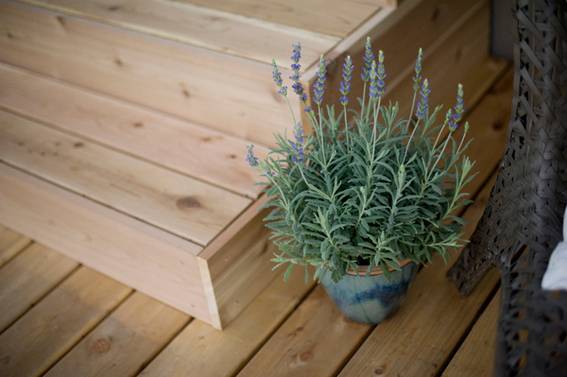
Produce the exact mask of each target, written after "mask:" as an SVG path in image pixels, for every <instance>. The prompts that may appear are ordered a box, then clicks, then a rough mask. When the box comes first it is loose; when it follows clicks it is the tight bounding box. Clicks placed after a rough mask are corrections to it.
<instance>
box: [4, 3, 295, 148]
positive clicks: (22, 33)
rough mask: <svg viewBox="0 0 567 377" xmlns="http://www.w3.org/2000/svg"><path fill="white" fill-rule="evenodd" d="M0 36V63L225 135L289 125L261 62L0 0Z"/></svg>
mask: <svg viewBox="0 0 567 377" xmlns="http://www.w3.org/2000/svg"><path fill="white" fill-rule="evenodd" d="M0 35H1V36H2V37H1V38H0V50H1V51H2V54H1V55H0V61H2V62H3V63H6V64H10V65H12V66H18V67H22V68H24V69H26V70H28V71H31V72H35V73H38V74H42V75H45V76H49V77H52V78H55V79H57V80H61V81H65V82H67V83H72V84H73V85H76V86H78V87H83V88H87V89H89V90H92V91H95V92H98V93H103V94H106V95H110V96H112V97H113V98H120V99H125V100H126V101H128V102H130V103H135V104H139V105H142V106H144V107H146V108H151V109H157V110H158V111H159V112H161V113H167V114H171V115H174V116H175V117H177V118H182V119H186V120H189V121H191V122H195V123H197V124H199V125H203V126H206V127H210V128H212V129H216V130H218V131H220V132H222V133H224V134H229V135H233V136H235V137H237V138H241V139H247V140H252V141H254V142H256V143H261V144H263V145H271V144H273V136H272V134H273V133H274V132H277V131H280V130H282V129H284V128H286V127H293V123H292V122H291V118H290V115H289V107H288V105H287V103H286V101H285V100H284V99H283V98H282V97H281V96H279V95H278V94H277V88H276V87H275V85H274V84H273V81H272V67H271V66H270V65H269V64H266V63H262V62H258V61H255V60H250V59H245V58H241V57H238V56H234V55H229V54H224V53H221V52H218V51H212V50H208V49H203V48H200V47H196V46H193V45H189V44H186V43H178V42H175V41H169V40H164V39H163V38H158V37H155V36H152V35H148V34H143V33H137V32H132V31H130V30H126V29H123V28H119V27H114V26H110V25H106V24H102V23H100V22H93V21H90V20H86V19H84V18H81V17H73V16H67V15H65V14H62V13H61V12H53V11H50V10H47V9H43V8H38V7H34V6H31V5H29V4H23V3H20V2H13V1H9V2H1V1H0ZM282 75H284V76H286V77H287V76H289V72H288V71H287V70H283V72H282ZM289 100H290V103H291V106H292V107H293V108H294V109H296V110H295V111H296V113H297V109H298V108H299V100H298V99H297V96H289Z"/></svg>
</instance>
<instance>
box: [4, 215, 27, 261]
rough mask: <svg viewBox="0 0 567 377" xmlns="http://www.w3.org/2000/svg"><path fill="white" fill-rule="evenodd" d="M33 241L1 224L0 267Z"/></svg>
mask: <svg viewBox="0 0 567 377" xmlns="http://www.w3.org/2000/svg"><path fill="white" fill-rule="evenodd" d="M31 242H32V241H31V240H30V239H29V238H27V237H25V236H23V235H21V234H20V233H17V232H14V231H13V230H11V229H8V228H6V227H4V226H2V225H0V267H2V266H3V265H4V264H5V263H6V262H8V261H9V260H10V259H12V258H13V257H14V256H16V255H17V254H18V253H19V252H21V251H22V250H23V249H24V248H25V247H26V246H28V245H29V244H30V243H31Z"/></svg>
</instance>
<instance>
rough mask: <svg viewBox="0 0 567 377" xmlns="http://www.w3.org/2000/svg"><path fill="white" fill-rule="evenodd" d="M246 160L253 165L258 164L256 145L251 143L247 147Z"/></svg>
mask: <svg viewBox="0 0 567 377" xmlns="http://www.w3.org/2000/svg"><path fill="white" fill-rule="evenodd" d="M246 148H247V152H246V162H247V163H248V165H250V166H252V167H256V166H258V163H259V161H258V157H256V156H255V155H254V145H252V144H250V145H248V146H247V147H246Z"/></svg>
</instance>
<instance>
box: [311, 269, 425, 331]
mask: <svg viewBox="0 0 567 377" xmlns="http://www.w3.org/2000/svg"><path fill="white" fill-rule="evenodd" d="M416 272H417V265H416V264H415V263H413V262H411V263H408V264H406V265H404V266H403V267H402V268H401V269H400V270H399V271H392V272H390V278H389V280H388V279H386V277H385V276H384V275H383V274H379V275H345V276H344V277H343V278H342V279H341V280H339V281H338V282H337V283H335V282H334V281H333V280H332V279H331V274H330V273H328V272H327V273H324V274H323V276H322V277H321V283H322V284H323V287H324V288H325V291H326V292H327V294H328V295H329V297H331V299H332V300H333V301H334V302H335V304H336V305H337V306H338V307H339V309H340V310H341V311H342V313H343V314H344V315H345V316H346V317H347V318H348V319H350V320H352V321H355V322H360V323H366V324H373V325H375V324H378V323H380V322H382V321H383V320H384V319H386V318H388V317H389V316H391V315H392V314H393V313H394V312H395V311H396V310H397V309H398V308H399V307H400V305H401V303H402V302H403V300H404V298H405V295H406V292H407V290H408V287H409V284H410V283H411V282H412V281H413V279H414V277H415V275H416Z"/></svg>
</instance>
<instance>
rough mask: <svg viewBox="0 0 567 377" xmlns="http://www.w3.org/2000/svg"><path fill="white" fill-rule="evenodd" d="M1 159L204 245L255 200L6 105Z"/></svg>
mask: <svg viewBox="0 0 567 377" xmlns="http://www.w3.org/2000/svg"><path fill="white" fill-rule="evenodd" d="M0 160H2V161H4V162H6V163H8V164H10V165H12V166H16V167H18V168H20V169H22V170H25V171H27V172H30V173H31V174H33V175H35V176H39V177H41V178H43V179H46V180H48V181H50V182H53V183H55V184H57V185H59V186H63V187H65V188H67V189H69V190H71V191H73V192H76V193H78V194H80V195H83V196H85V197H87V198H91V199H93V200H95V201H97V202H100V203H102V204H103V205H105V206H108V207H111V208H114V209H117V210H118V211H120V212H123V213H125V214H126V215H129V216H132V217H134V218H136V219H140V220H141V221H143V222H145V223H148V224H152V225H154V226H156V227H158V228H161V229H163V230H164V231H166V232H170V233H173V234H176V235H177V236H180V237H182V238H184V239H187V240H191V241H193V242H195V243H197V244H200V245H201V246H205V245H207V244H208V243H209V242H210V241H211V240H212V239H213V238H214V237H216V236H217V234H218V233H219V232H220V231H221V230H222V229H224V228H225V227H226V226H227V225H228V224H229V223H230V222H231V221H232V220H233V219H234V218H235V217H237V216H238V215H239V214H240V213H241V212H242V211H243V210H244V209H245V208H246V207H247V206H248V205H249V204H250V200H248V199H245V198H242V197H241V196H239V195H236V194H232V193H230V192H227V191H225V190H223V189H220V188H217V187H214V186H211V185H208V184H205V183H202V182H200V181H197V180H195V179H192V178H189V177H186V176H183V175H180V174H178V173H174V172H171V171H168V170H165V169H163V168H160V167H158V166H155V165H153V164H149V163H147V162H144V161H141V160H139V159H137V158H134V157H132V156H128V155H125V154H122V153H118V152H116V151H113V150H110V149H108V148H105V147H102V146H100V145H97V144H94V143H91V142H88V141H86V140H84V139H82V138H78V137H74V136H70V135H68V134H66V133H63V132H60V131H57V130H54V129H51V128H49V127H46V126H44V125H41V124H39V123H36V122H33V121H30V120H27V119H25V118H22V117H19V116H16V115H13V114H10V113H7V112H3V111H0ZM102 221H106V219H102Z"/></svg>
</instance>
